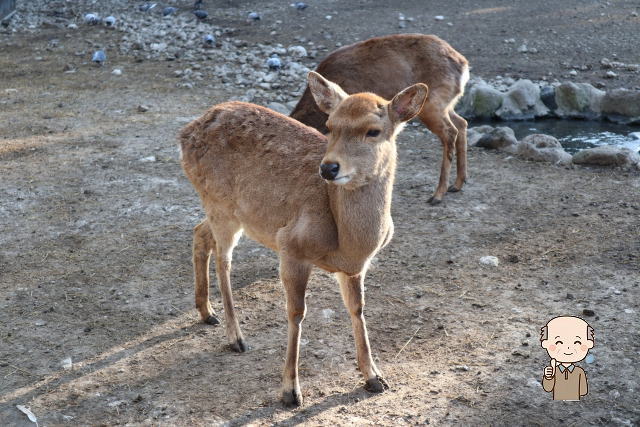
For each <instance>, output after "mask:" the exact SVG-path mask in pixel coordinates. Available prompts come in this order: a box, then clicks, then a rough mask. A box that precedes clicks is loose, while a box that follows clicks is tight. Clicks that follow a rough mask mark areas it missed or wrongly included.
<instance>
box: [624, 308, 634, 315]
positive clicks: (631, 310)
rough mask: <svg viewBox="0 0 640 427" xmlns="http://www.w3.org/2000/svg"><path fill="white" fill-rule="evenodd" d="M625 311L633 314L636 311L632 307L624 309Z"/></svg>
mask: <svg viewBox="0 0 640 427" xmlns="http://www.w3.org/2000/svg"><path fill="white" fill-rule="evenodd" d="M624 312H625V313H626V314H633V313H635V311H634V310H633V309H632V308H625V309H624Z"/></svg>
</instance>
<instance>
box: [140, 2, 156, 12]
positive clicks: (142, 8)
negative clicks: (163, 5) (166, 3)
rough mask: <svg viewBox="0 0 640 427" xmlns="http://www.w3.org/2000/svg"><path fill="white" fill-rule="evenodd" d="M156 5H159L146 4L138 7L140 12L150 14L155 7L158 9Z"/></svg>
mask: <svg viewBox="0 0 640 427" xmlns="http://www.w3.org/2000/svg"><path fill="white" fill-rule="evenodd" d="M156 5H157V4H156V3H145V4H142V5H140V6H139V7H138V10H139V11H140V12H148V11H150V10H151V9H153V8H154V7H156Z"/></svg>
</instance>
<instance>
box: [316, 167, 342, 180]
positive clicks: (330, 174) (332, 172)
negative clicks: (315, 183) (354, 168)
mask: <svg viewBox="0 0 640 427" xmlns="http://www.w3.org/2000/svg"><path fill="white" fill-rule="evenodd" d="M338 172H340V164H339V163H323V164H321V165H320V176H321V177H323V178H324V179H326V180H327V181H333V180H334V179H336V176H338Z"/></svg>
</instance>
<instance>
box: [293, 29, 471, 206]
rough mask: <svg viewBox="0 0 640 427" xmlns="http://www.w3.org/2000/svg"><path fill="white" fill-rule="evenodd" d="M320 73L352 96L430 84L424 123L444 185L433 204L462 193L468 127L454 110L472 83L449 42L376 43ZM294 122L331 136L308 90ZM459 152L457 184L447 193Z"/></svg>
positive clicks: (327, 63) (340, 56)
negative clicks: (435, 141) (437, 149)
mask: <svg viewBox="0 0 640 427" xmlns="http://www.w3.org/2000/svg"><path fill="white" fill-rule="evenodd" d="M316 71H317V72H318V73H319V74H321V75H323V76H324V77H325V78H327V79H329V80H331V81H333V82H336V83H337V84H338V85H340V87H342V89H344V90H345V91H346V92H347V93H358V92H373V93H375V94H377V95H380V96H382V97H383V98H387V99H389V98H390V97H392V96H393V95H395V94H396V93H397V92H398V91H400V90H401V89H403V88H405V87H407V86H409V85H412V84H414V83H418V82H421V83H424V84H426V85H427V86H428V87H429V98H428V99H427V102H426V103H425V104H424V108H423V109H422V111H420V113H419V117H420V120H421V121H422V123H424V124H425V126H427V128H429V130H430V131H431V132H433V133H434V134H436V135H437V136H438V138H440V141H441V142H442V148H443V156H442V166H441V169H440V180H439V182H438V187H437V188H436V191H435V193H434V194H433V197H431V198H430V199H429V203H430V204H432V205H435V204H438V203H440V202H441V201H442V197H443V196H444V194H445V192H447V191H450V192H456V191H460V189H462V186H463V184H464V182H465V180H466V178H467V122H466V121H465V120H464V119H463V118H462V117H460V116H459V115H458V114H456V112H455V111H453V108H454V107H455V105H456V103H457V102H458V99H459V98H460V97H461V96H462V94H463V92H464V87H465V85H466V84H467V80H469V65H468V62H467V60H466V59H465V57H464V56H462V55H461V54H460V53H458V52H457V51H455V50H454V49H453V48H452V47H451V46H450V45H449V44H448V43H447V42H445V41H444V40H442V39H440V38H438V37H436V36H428V35H423V34H397V35H391V36H384V37H375V38H372V39H369V40H365V41H363V42H359V43H355V44H352V45H350V46H345V47H343V48H340V49H338V50H336V51H335V52H332V53H331V54H330V55H329V56H327V57H326V58H325V59H324V60H323V61H322V62H321V63H320V65H318V68H317V69H316ZM291 117H293V118H294V119H296V120H298V121H300V122H302V123H304V124H306V125H309V126H312V127H314V128H316V129H318V130H319V131H320V132H322V133H326V132H327V128H326V127H325V122H326V121H327V115H326V114H325V113H324V112H323V111H322V110H321V109H320V108H318V106H317V105H316V103H315V102H314V99H313V96H312V94H311V91H310V90H309V87H307V89H306V90H305V92H304V94H303V95H302V98H301V99H300V101H299V102H298V105H296V107H295V108H294V110H293V112H292V113H291ZM454 150H455V152H456V167H457V172H456V181H455V183H454V184H453V185H452V186H450V187H449V188H448V189H447V186H448V185H449V172H450V171H451V162H452V161H453V152H454Z"/></svg>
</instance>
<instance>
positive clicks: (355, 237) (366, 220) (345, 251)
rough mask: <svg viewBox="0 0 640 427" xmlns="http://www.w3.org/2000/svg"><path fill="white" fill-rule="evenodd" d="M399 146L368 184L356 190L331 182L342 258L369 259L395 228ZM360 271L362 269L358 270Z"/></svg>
mask: <svg viewBox="0 0 640 427" xmlns="http://www.w3.org/2000/svg"><path fill="white" fill-rule="evenodd" d="M395 169H396V151H395V147H394V149H393V151H392V153H391V154H390V155H389V156H387V157H386V158H385V159H384V160H383V161H382V164H380V165H378V166H377V170H376V172H377V173H376V174H375V175H374V176H373V177H372V178H371V179H370V180H369V182H367V184H365V185H363V186H361V187H358V188H356V189H345V188H344V187H342V186H336V185H330V187H329V188H330V190H329V197H330V199H331V210H332V213H333V217H334V220H335V223H336V227H337V231H338V250H337V252H338V254H339V255H340V256H339V258H342V259H344V260H345V261H347V262H355V263H356V264H357V263H359V262H363V263H364V262H366V261H367V260H368V259H369V258H370V257H372V256H373V254H375V252H376V251H377V250H378V249H380V247H381V246H382V244H383V242H384V241H385V239H386V237H387V235H388V233H389V229H390V227H391V224H392V222H391V195H392V192H393V181H394V176H395ZM358 271H359V270H358Z"/></svg>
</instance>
